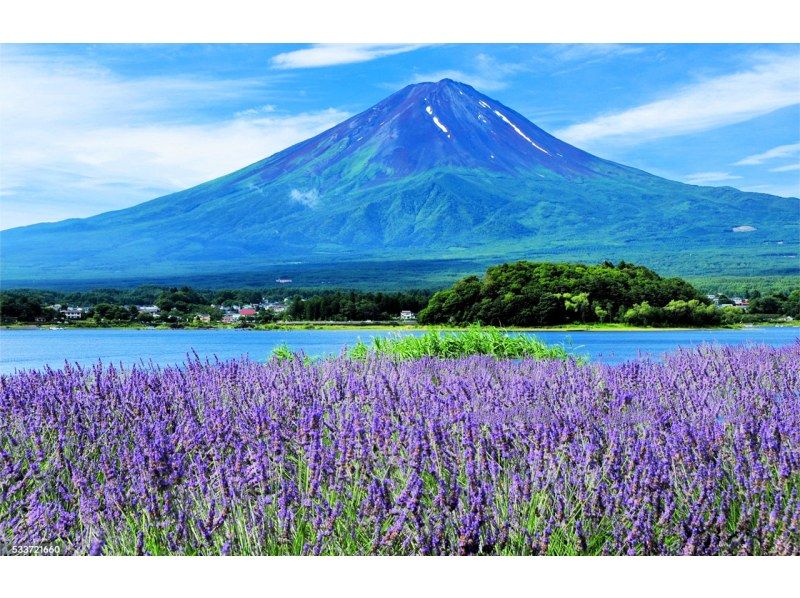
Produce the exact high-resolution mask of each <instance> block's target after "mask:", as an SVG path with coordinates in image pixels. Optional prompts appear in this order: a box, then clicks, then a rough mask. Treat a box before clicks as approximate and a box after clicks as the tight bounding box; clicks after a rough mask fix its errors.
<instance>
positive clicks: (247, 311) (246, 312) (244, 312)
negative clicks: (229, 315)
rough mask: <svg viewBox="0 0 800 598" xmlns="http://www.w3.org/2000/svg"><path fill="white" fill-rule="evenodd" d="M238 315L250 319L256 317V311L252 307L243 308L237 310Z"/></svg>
mask: <svg viewBox="0 0 800 598" xmlns="http://www.w3.org/2000/svg"><path fill="white" fill-rule="evenodd" d="M239 315H240V316H242V317H247V318H250V317H253V316H254V315H256V310H255V309H253V308H252V307H243V308H242V309H240V310H239Z"/></svg>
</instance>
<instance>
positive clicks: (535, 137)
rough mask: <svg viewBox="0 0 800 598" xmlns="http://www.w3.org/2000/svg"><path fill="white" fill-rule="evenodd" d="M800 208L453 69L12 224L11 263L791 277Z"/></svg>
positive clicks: (142, 274)
mask: <svg viewBox="0 0 800 598" xmlns="http://www.w3.org/2000/svg"><path fill="white" fill-rule="evenodd" d="M798 214H800V201H799V200H798V199H797V198H779V197H775V196H770V195H764V194H754V193H744V192H741V191H738V190H736V189H732V188H729V187H726V188H710V187H697V186H693V185H685V184H682V183H677V182H674V181H669V180H665V179H662V178H659V177H656V176H653V175H650V174H648V173H645V172H643V171H640V170H637V169H634V168H630V167H627V166H623V165H620V164H616V163H614V162H610V161H607V160H603V159H601V158H598V157H596V156H593V155H591V154H589V153H587V152H584V151H582V150H580V149H578V148H576V147H573V146H571V145H569V144H567V143H565V142H563V141H561V140H559V139H557V138H555V137H553V136H552V135H550V134H548V133H547V132H545V131H543V130H542V129H540V128H539V127H537V126H536V125H535V124H533V123H532V122H530V121H529V120H528V119H526V118H525V117H524V116H523V115H521V114H519V113H518V112H516V111H514V110H513V109H511V108H509V107H507V106H504V105H503V104H501V103H499V102H497V101H495V100H493V99H492V98H490V97H488V96H485V95H483V94H481V93H479V92H478V91H476V90H475V89H473V88H472V87H470V86H469V85H465V84H463V83H458V82H455V81H451V80H449V79H444V80H442V81H439V82H438V83H420V84H417V85H410V86H408V87H406V88H404V89H402V90H400V91H398V92H396V93H395V94H393V95H391V96H389V97H388V98H386V99H385V100H383V101H381V102H379V103H378V104H376V105H375V106H373V107H371V108H369V109H367V110H366V111H364V112H362V113H360V114H358V115H356V116H354V117H352V118H350V119H348V120H346V121H344V122H342V123H341V124H339V125H337V126H335V127H333V128H332V129H330V130H328V131H325V132H324V133H321V134H320V135H317V136H316V137H313V138H311V139H308V140H306V141H303V142H301V143H298V144H297V145H294V146H292V147H290V148H288V149H286V150H283V151H281V152H279V153H277V154H275V155H273V156H270V157H268V158H266V159H264V160H262V161H260V162H257V163H255V164H252V165H250V166H247V167H245V168H243V169H241V170H239V171H237V172H234V173H231V174H229V175H226V176H224V177H221V178H218V179H215V180H212V181H209V182H207V183H203V184H201V185H198V186H196V187H193V188H191V189H187V190H185V191H181V192H178V193H173V194H171V195H167V196H164V197H160V198H158V199H154V200H152V201H149V202H146V203H143V204H140V205H137V206H134V207H132V208H129V209H125V210H120V211H115V212H108V213H105V214H100V215H98V216H94V217H92V218H86V219H80V220H78V219H73V220H67V221H63V222H59V223H54V224H39V225H34V226H28V227H22V228H17V229H12V230H9V231H4V232H3V233H2V235H0V249H2V265H1V270H0V272H1V273H2V276H3V279H4V281H5V282H6V284H9V283H10V284H22V283H24V282H36V283H44V282H46V281H48V280H51V281H62V280H76V279H83V280H88V279H93V280H114V279H137V278H148V277H156V278H158V277H162V278H163V277H181V276H190V275H203V274H207V275H234V274H235V273H253V272H258V271H260V270H264V271H266V270H268V269H270V268H273V269H274V268H284V270H286V267H287V265H291V264H295V265H297V263H298V262H299V263H302V264H319V265H325V264H340V263H342V262H345V261H353V260H357V261H358V262H359V263H366V262H375V263H380V262H383V261H386V260H391V261H393V262H402V261H404V260H414V263H415V264H418V263H419V262H420V261H423V262H424V261H426V260H427V261H430V260H435V261H437V262H440V263H441V264H442V266H441V268H442V269H444V270H446V269H447V268H448V266H447V263H448V260H459V261H461V262H463V261H464V260H474V261H481V262H484V263H486V262H496V261H505V260H510V259H518V258H529V259H540V260H562V261H565V260H571V261H574V260H602V259H612V260H618V259H626V260H634V261H640V262H642V263H644V264H646V265H650V266H653V267H656V268H659V269H660V270H662V271H666V272H674V273H682V274H691V273H727V274H735V273H747V274H757V273H760V274H764V273H791V272H792V270H795V271H796V267H797V264H796V262H797V253H798V237H799V236H800V235H799V234H798V231H800V225H799V223H798V220H799V218H798ZM743 231H746V232H743ZM414 267H418V265H415V266H414ZM343 268H345V269H346V267H343ZM334 271H335V270H334ZM381 275H382V274H381V269H380V268H376V269H375V277H376V281H377V279H380V277H381ZM307 282H308V283H309V284H313V283H314V282H315V281H312V280H309V281H307ZM329 282H331V283H336V280H335V275H334V276H333V278H332V279H331V280H330V281H329Z"/></svg>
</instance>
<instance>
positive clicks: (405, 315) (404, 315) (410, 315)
mask: <svg viewBox="0 0 800 598" xmlns="http://www.w3.org/2000/svg"><path fill="white" fill-rule="evenodd" d="M400 319H401V320H416V319H417V316H416V314H414V312H413V311H409V310H407V309H404V310H403V311H401V312H400Z"/></svg>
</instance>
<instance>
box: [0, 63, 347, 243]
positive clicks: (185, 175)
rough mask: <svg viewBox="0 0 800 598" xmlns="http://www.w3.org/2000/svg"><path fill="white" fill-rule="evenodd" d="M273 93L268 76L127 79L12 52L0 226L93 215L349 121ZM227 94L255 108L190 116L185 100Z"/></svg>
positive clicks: (1, 116)
mask: <svg viewBox="0 0 800 598" xmlns="http://www.w3.org/2000/svg"><path fill="white" fill-rule="evenodd" d="M267 92H268V90H266V89H265V87H264V82H263V81H254V80H249V79H245V80H242V79H239V80H215V79H197V78H181V77H171V78H169V79H166V78H163V79H160V78H152V77H151V78H141V79H131V78H123V77H120V76H118V75H116V74H114V73H112V72H110V71H107V70H105V69H102V68H99V67H97V66H96V65H94V64H91V63H84V62H75V61H71V62H68V63H59V62H57V61H53V60H50V59H44V58H37V57H36V56H33V55H25V54H18V55H10V54H9V53H6V52H5V48H4V56H3V77H2V79H0V126H1V127H2V131H3V135H2V138H1V139H0V150H1V151H2V177H0V204H2V223H1V224H0V228H9V227H12V226H19V225H22V224H28V223H31V222H36V221H42V220H47V221H53V220H59V219H62V218H65V217H70V216H88V215H91V214H95V213H98V212H102V211H106V210H111V209H118V208H122V207H126V206H129V205H133V204H135V203H138V202H141V201H145V200H147V199H151V198H153V197H157V196H158V195H163V194H165V193H169V192H172V191H177V190H180V189H183V188H186V187H190V186H192V185H195V184H198V183H201V182H203V181H206V180H209V179H211V178H213V177H215V176H221V175H223V174H226V173H228V172H230V171H232V170H235V169H237V168H241V167H243V166H245V165H247V164H250V163H252V162H255V161H257V160H259V159H262V158H264V157H266V156H269V155H271V154H273V153H275V152H277V151H280V150H282V149H284V148H285V147H287V146H289V145H292V144H293V143H297V142H299V141H302V140H303V139H307V138H308V137H311V136H313V135H315V134H317V133H320V132H322V131H323V130H325V129H327V128H330V127H331V126H333V125H335V124H337V123H338V122H341V121H342V120H343V119H345V118H346V117H347V116H349V114H347V113H345V112H342V111H339V110H336V109H321V110H315V111H309V112H304V113H300V114H285V113H281V112H280V111H279V110H278V109H277V108H276V107H274V106H273V105H270V104H263V99H264V96H265V95H268V93H267ZM227 94H234V97H235V99H236V101H237V102H240V100H241V99H242V98H244V99H245V100H246V99H247V98H250V97H252V99H253V104H252V105H253V106H254V108H252V109H250V110H242V111H239V112H237V113H235V114H229V115H228V116H217V117H213V118H211V117H202V118H200V117H198V115H197V114H193V115H192V117H191V118H187V115H186V112H187V109H188V107H194V106H196V104H197V103H198V102H202V101H212V100H211V99H210V98H215V100H214V101H216V102H221V101H222V100H224V99H225V98H226V97H227ZM259 99H260V100H261V103H260V102H259V101H258V100H259ZM223 103H224V102H223ZM54 197H58V198H59V201H53V198H54Z"/></svg>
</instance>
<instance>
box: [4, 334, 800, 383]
mask: <svg viewBox="0 0 800 598" xmlns="http://www.w3.org/2000/svg"><path fill="white" fill-rule="evenodd" d="M386 334H403V335H406V334H422V332H421V331H404V332H395V331H392V330H269V331H264V330H131V329H120V330H113V329H105V330H103V329H83V330H81V329H65V330H49V329H37V330H0V373H3V374H8V373H12V372H14V371H15V370H26V369H39V368H42V367H44V366H45V365H49V366H51V367H54V368H60V367H62V366H63V364H64V361H65V360H69V361H70V362H78V363H81V364H90V363H96V362H97V361H98V360H102V361H103V362H104V363H114V364H119V363H123V364H125V365H132V364H138V363H150V362H152V363H153V364H157V365H173V364H180V363H183V362H184V361H185V360H186V356H187V355H188V354H190V353H191V352H192V351H194V352H196V353H197V354H198V355H199V356H200V357H203V358H206V357H208V358H212V359H213V358H214V357H218V358H219V359H223V360H224V359H231V358H234V357H240V356H242V355H248V356H249V357H250V358H251V359H254V360H258V361H263V360H265V359H267V357H268V356H269V354H270V353H271V352H272V350H273V349H274V348H275V347H277V346H279V345H283V344H286V345H288V346H289V347H290V348H291V349H293V350H295V351H300V350H302V351H304V352H305V353H306V354H307V355H310V356H315V357H316V356H322V355H329V354H338V353H339V352H340V351H341V350H342V348H343V347H345V346H353V345H354V344H355V343H356V342H357V341H358V339H361V340H364V341H365V342H369V340H370V339H371V338H373V337H374V336H382V335H386ZM526 334H528V333H526ZM530 334H533V335H534V336H537V337H539V338H541V339H542V340H544V341H545V342H547V343H559V344H564V345H565V346H566V347H567V348H568V350H569V351H570V352H572V353H574V354H577V355H588V356H589V357H590V359H591V360H592V361H597V362H604V363H620V362H622V361H627V360H630V359H635V358H637V357H639V356H650V357H655V358H657V357H658V356H660V355H662V354H664V353H666V352H669V351H673V350H675V349H676V348H678V347H688V346H693V345H697V344H700V343H704V342H709V343H721V344H726V345H742V344H748V343H749V344H769V345H774V346H783V345H789V344H792V343H794V342H798V340H800V328H792V327H783V328H775V327H754V328H744V329H741V330H652V331H650V330H648V331H591V332H590V331H583V332H562V331H547V332H535V333H530Z"/></svg>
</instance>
